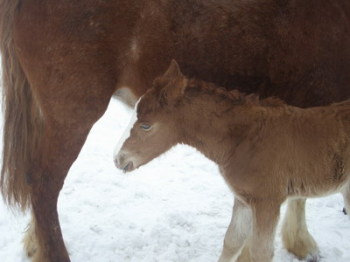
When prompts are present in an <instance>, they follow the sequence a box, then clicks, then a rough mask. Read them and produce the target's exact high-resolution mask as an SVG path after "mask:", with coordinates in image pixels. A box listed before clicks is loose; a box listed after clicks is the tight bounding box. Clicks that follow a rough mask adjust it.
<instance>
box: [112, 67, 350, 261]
mask: <svg viewBox="0 0 350 262" xmlns="http://www.w3.org/2000/svg"><path fill="white" fill-rule="evenodd" d="M135 110H136V114H137V115H136V118H135V122H134V125H133V127H132V129H131V131H130V137H128V138H127V139H126V140H125V142H124V143H123V146H122V148H121V149H120V151H119V152H116V157H115V162H116V165H117V167H118V168H120V169H123V170H125V171H126V172H127V171H131V170H134V169H135V168H138V167H140V166H142V165H144V164H146V163H148V162H149V161H150V160H152V159H154V158H155V157H157V156H159V155H160V154H162V153H164V152H165V151H167V150H168V149H170V148H171V147H172V146H174V145H176V144H178V143H183V144H187V145H190V146H192V147H195V148H196V149H197V150H199V151H200V152H201V153H203V154H204V155H205V156H206V157H208V158H209V159H211V160H212V161H214V162H215V163H217V164H218V166H219V169H220V172H221V174H222V175H223V177H224V178H225V181H226V182H227V184H228V185H229V186H230V188H231V189H232V191H233V193H234V195H235V202H234V207H233V218H232V222H231V224H230V227H229V229H228V231H227V233H226V236H225V245H224V249H223V252H222V255H221V257H220V259H219V261H220V262H229V261H236V259H237V257H238V255H239V254H240V251H241V249H242V248H243V246H244V244H245V242H246V241H247V239H248V238H250V241H251V246H250V258H251V260H250V261H252V262H271V261H272V258H273V242H274V236H275V230H276V226H277V222H278V220H279V214H280V206H281V204H282V203H283V202H285V201H286V200H287V199H288V198H308V197H321V196H325V195H328V194H332V193H338V192H341V193H343V196H344V199H345V205H346V207H347V208H348V210H350V209H349V207H350V100H346V101H345V102H340V103H335V104H332V105H330V106H323V107H312V108H307V109H300V108H298V107H292V106H287V105H285V104H284V103H283V102H282V101H281V100H279V99H276V98H266V99H263V100H260V99H259V97H258V96H256V95H245V94H243V93H241V92H239V91H237V90H231V91H227V90H225V89H222V88H219V87H218V86H215V85H214V84H210V83H207V82H204V81H200V80H197V79H194V78H192V79H188V78H186V77H185V76H184V75H182V73H181V72H180V69H179V67H178V64H177V63H176V62H175V61H172V63H171V65H170V67H169V69H168V71H167V72H166V73H165V74H164V76H162V77H159V78H157V79H156V80H155V83H154V86H153V87H152V88H151V89H150V90H149V91H147V92H146V94H145V95H144V96H142V97H141V100H140V101H139V103H137V106H136V109H135ZM128 132H129V130H128ZM232 259H233V260H232ZM247 261H249V260H247Z"/></svg>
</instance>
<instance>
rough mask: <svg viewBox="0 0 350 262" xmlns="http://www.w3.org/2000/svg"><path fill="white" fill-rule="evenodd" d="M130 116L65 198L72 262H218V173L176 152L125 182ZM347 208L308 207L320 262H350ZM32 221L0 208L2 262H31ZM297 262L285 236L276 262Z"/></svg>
mask: <svg viewBox="0 0 350 262" xmlns="http://www.w3.org/2000/svg"><path fill="white" fill-rule="evenodd" d="M130 116H131V111H130V110H128V109H126V108H125V107H124V106H123V105H122V104H121V103H120V102H117V101H112V102H111V104H110V106H109V109H108V111H107V112H106V114H105V115H104V117H103V118H102V119H101V120H100V121H99V122H98V123H97V124H96V125H95V126H94V128H93V130H92V131H91V133H90V135H89V138H88V140H87V142H86V144H85V146H84V148H83V150H82V152H81V154H80V156H79V158H78V160H77V161H76V162H75V164H74V165H73V166H72V168H71V170H70V172H69V174H68V177H67V179H66V182H65V186H64V189H63V190H62V191H61V195H60V198H59V215H60V221H61V226H62V231H63V235H64V238H65V242H66V246H67V248H68V251H69V253H70V256H71V260H72V262H124V261H133V262H188V261H191V262H216V261H217V259H218V257H219V255H220V252H221V249H222V243H223V238H224V234H225V232H226V229H227V226H228V224H229V222H230V218H231V209H232V204H233V196H232V194H231V192H230V191H229V189H228V187H227V186H226V185H225V183H224V181H223V179H222V177H221V176H220V174H219V172H218V169H217V167H216V165H215V164H214V163H212V162H211V161H209V160H208V159H206V158H204V157H203V156H202V155H201V154H200V153H198V152H196V151H195V150H194V149H192V148H189V147H186V146H177V147H175V148H174V149H172V150H171V151H169V152H168V153H167V154H165V155H164V156H162V157H160V158H158V159H156V160H154V161H152V162H151V163H149V164H148V165H146V166H144V167H141V168H140V169H138V170H136V171H134V172H132V173H128V174H123V173H122V172H121V171H119V170H117V169H116V168H115V167H114V164H113V160H112V155H113V149H114V146H115V145H116V143H117V141H118V139H119V137H120V136H121V134H122V133H123V131H124V128H125V127H126V126H127V124H128V122H129V117H130ZM342 207H343V200H342V197H341V195H334V196H330V197H327V198H323V199H312V200H308V202H307V223H308V226H309V231H310V233H311V234H312V235H313V236H314V237H315V239H316V242H317V243H318V245H319V248H320V259H319V261H320V262H321V261H322V262H337V261H338V262H349V261H350V220H349V218H348V217H347V216H345V215H344V214H343V213H342V212H341V210H342ZM284 212H285V206H283V207H282V210H281V216H283V215H284ZM28 218H29V217H28V216H23V215H21V214H17V215H16V214H13V213H12V212H11V211H10V210H8V209H7V207H6V206H5V205H4V203H3V202H2V201H1V200H0V261H2V262H17V261H19V262H21V261H22V262H26V261H29V260H28V259H27V258H26V257H25V255H24V252H23V250H22V244H21V240H22V237H23V233H24V231H25V228H26V225H27V223H28ZM297 261H299V260H298V259H296V258H295V257H294V256H292V255H291V254H289V253H288V252H287V251H286V250H285V249H284V248H283V247H282V243H281V238H280V233H279V230H278V233H277V235H276V240H275V258H274V262H297ZM305 261H306V260H305Z"/></svg>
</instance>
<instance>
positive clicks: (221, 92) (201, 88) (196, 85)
mask: <svg viewBox="0 0 350 262" xmlns="http://www.w3.org/2000/svg"><path fill="white" fill-rule="evenodd" d="M185 92H186V93H206V94H212V95H218V96H219V97H221V98H223V99H228V100H230V101H232V102H233V103H234V104H235V105H245V104H246V105H259V106H266V107H271V106H272V107H275V106H284V105H285V102H284V101H283V100H281V99H279V98H277V97H268V98H265V99H260V98H259V95H257V94H246V93H243V92H240V91H239V90H237V89H233V90H227V89H226V88H224V87H218V86H216V85H215V84H213V83H208V82H204V81H201V80H198V79H195V78H191V79H189V81H188V85H187V87H186V89H185Z"/></svg>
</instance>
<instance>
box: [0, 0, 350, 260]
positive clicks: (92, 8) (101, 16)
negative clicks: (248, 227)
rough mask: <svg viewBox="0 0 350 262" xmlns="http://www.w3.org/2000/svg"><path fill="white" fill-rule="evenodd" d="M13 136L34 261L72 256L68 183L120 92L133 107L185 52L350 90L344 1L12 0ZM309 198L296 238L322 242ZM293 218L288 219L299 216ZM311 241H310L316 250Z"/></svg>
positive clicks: (7, 53)
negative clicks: (310, 228)
mask: <svg viewBox="0 0 350 262" xmlns="http://www.w3.org/2000/svg"><path fill="white" fill-rule="evenodd" d="M0 18H1V19H0V20H1V22H0V28H1V29H0V39H1V44H0V51H1V58H2V70H3V73H2V77H3V81H2V84H3V88H2V91H3V92H2V95H3V103H2V105H3V108H4V143H3V157H2V171H1V179H0V186H1V192H2V195H3V197H4V200H5V201H6V202H7V203H8V204H9V205H10V206H12V207H14V208H19V209H21V210H23V211H26V210H30V211H31V212H32V220H31V223H30V226H29V230H28V231H27V234H26V236H25V241H24V243H25V250H26V252H27V254H28V255H29V256H32V259H33V261H39V262H43V261H44V262H46V261H51V262H52V261H60V262H62V261H64V262H67V261H69V260H70V259H69V256H68V253H67V250H66V247H65V245H64V241H63V236H62V232H61V228H60V223H59V219H58V214H57V200H58V196H59V192H60V190H61V189H62V187H63V185H64V180H65V178H66V176H67V173H68V170H69V168H70V167H71V165H72V163H73V162H74V161H75V159H76V158H77V156H78V154H79V152H80V149H81V147H82V146H83V144H84V142H85V139H86V137H87V135H88V133H89V131H90V129H91V127H92V126H93V124H94V123H95V122H96V121H97V120H98V119H99V118H100V117H101V116H102V115H103V114H104V112H105V110H106V108H107V105H108V103H109V100H110V99H111V97H112V96H114V97H117V98H119V99H120V100H121V101H123V102H124V103H125V104H128V105H130V106H133V105H134V104H135V103H136V101H137V99H138V98H139V97H140V96H141V95H142V94H144V93H145V92H146V90H147V89H148V88H149V86H151V84H152V81H153V80H154V78H155V77H156V76H159V75H161V74H163V73H164V72H165V71H166V69H167V67H168V65H169V63H170V61H171V59H172V58H175V59H176V60H177V61H178V62H179V64H180V65H181V67H182V70H183V72H184V73H185V74H186V75H188V76H193V77H197V78H199V79H203V80H206V81H210V82H214V83H216V84H217V85H220V86H228V87H234V88H237V89H239V90H240V91H242V92H247V93H253V92H255V93H259V94H260V95H261V97H267V96H272V95H274V96H278V97H280V98H282V99H283V100H285V101H286V102H287V103H290V104H292V105H296V106H302V107H308V106H315V105H323V104H327V103H329V102H335V101H340V100H341V99H344V98H347V97H350V89H349V83H350V33H349V31H350V30H349V29H350V2H349V1H343V0H333V1H328V0H309V1H305V0H229V1H228V0H166V1H164V0H113V1H111V0H75V1H71V0H1V1H0ZM304 202H305V201H304V200H296V201H290V203H289V205H288V210H291V213H295V214H297V216H291V217H290V220H288V219H287V220H286V223H285V225H284V228H289V227H290V225H291V224H296V225H297V227H296V229H295V231H293V232H292V231H290V230H287V231H286V232H287V233H286V234H285V235H284V242H285V246H286V248H287V249H288V250H290V251H291V252H293V253H294V254H296V255H297V256H298V257H305V256H306V255H307V254H308V253H311V252H313V251H315V249H317V247H316V245H315V243H314V241H313V239H312V238H311V236H310V235H309V234H308V232H307V229H306V226H305V217H304V216H305V215H304V208H305V203H304ZM288 217H289V216H288ZM305 247H306V248H305Z"/></svg>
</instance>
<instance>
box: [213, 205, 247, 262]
mask: <svg viewBox="0 0 350 262" xmlns="http://www.w3.org/2000/svg"><path fill="white" fill-rule="evenodd" d="M251 220H252V212H251V209H250V207H249V206H247V205H246V204H245V203H243V202H242V201H241V200H239V199H238V198H235V202H234V205H233V211H232V219H231V222H230V225H229V227H228V230H227V232H226V235H225V240H224V248H223V251H222V253H221V256H220V258H219V262H229V261H234V260H235V259H236V258H237V257H238V255H239V254H240V252H241V250H242V248H243V246H244V243H245V241H246V239H247V237H248V236H249V234H250V231H251Z"/></svg>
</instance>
